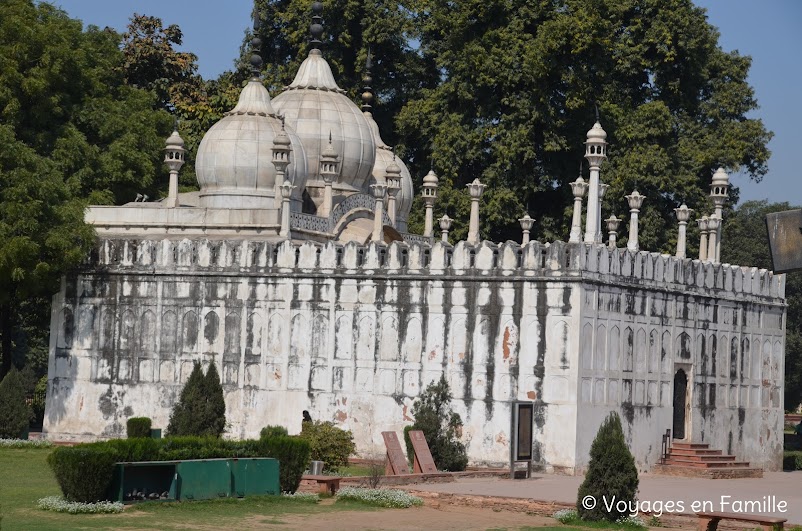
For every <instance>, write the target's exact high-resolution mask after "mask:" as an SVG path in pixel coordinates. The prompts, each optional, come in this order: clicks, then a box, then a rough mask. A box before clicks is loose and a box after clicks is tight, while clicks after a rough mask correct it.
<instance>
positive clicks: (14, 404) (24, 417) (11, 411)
mask: <svg viewBox="0 0 802 531" xmlns="http://www.w3.org/2000/svg"><path fill="white" fill-rule="evenodd" d="M31 415H32V411H31V408H30V406H29V405H28V404H27V403H26V402H25V378H24V377H23V375H22V373H21V372H19V371H18V370H17V369H16V368H15V367H12V368H11V370H10V371H9V372H8V374H6V377H5V378H3V381H2V382H0V439H16V438H18V437H20V436H22V435H23V434H24V433H25V431H26V428H27V427H28V423H29V422H30V421H31Z"/></svg>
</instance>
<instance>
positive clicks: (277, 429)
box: [259, 426, 289, 439]
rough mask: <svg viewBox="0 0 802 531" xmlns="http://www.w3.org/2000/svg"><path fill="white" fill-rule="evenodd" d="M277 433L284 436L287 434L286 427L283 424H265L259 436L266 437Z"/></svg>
mask: <svg viewBox="0 0 802 531" xmlns="http://www.w3.org/2000/svg"><path fill="white" fill-rule="evenodd" d="M277 435H283V436H285V437H286V436H287V435H289V433H288V432H287V428H285V427H284V426H265V427H264V428H262V431H261V432H260V433H259V438H260V439H267V438H268V437H275V436H277Z"/></svg>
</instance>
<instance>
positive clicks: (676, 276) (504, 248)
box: [86, 239, 785, 299]
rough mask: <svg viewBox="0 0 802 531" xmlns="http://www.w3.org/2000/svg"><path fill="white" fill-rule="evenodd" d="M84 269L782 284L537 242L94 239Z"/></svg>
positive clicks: (753, 292)
mask: <svg viewBox="0 0 802 531" xmlns="http://www.w3.org/2000/svg"><path fill="white" fill-rule="evenodd" d="M86 265H87V266H88V267H89V268H92V269H94V268H97V267H99V268H102V269H107V270H108V269H109V268H113V269H117V270H121V271H122V270H129V269H130V270H132V271H135V270H138V269H146V270H148V271H153V272H159V271H165V272H170V273H182V272H184V273H188V272H223V271H228V272H236V273H238V274H240V273H241V274H249V273H251V274H269V273H271V272H275V273H282V274H286V273H289V272H291V271H298V272H302V273H304V274H315V273H320V274H327V275H328V274H332V273H342V274H348V275H358V274H367V275H382V274H388V275H389V274H391V275H398V274H409V275H420V274H424V275H438V276H449V275H453V276H454V277H455V278H459V277H476V276H479V277H487V278H488V279H491V278H499V279H508V278H510V277H512V278H516V277H522V278H527V277H561V278H564V279H566V280H567V279H577V280H578V279H582V280H587V281H593V282H599V283H616V284H629V285H633V286H640V287H644V288H651V289H662V290H682V291H688V292H694V293H697V294H700V295H707V296H715V297H724V298H727V297H744V296H746V297H757V298H763V299H784V297H785V276H784V275H775V274H774V273H772V272H770V271H767V270H765V269H758V268H755V267H752V268H748V267H741V266H734V265H730V264H715V263H711V262H705V261H699V260H690V259H683V258H677V257H675V256H670V255H665V254H660V253H649V252H644V251H641V252H634V253H633V252H631V251H628V250H626V249H618V248H614V249H611V248H609V247H607V246H603V245H595V244H584V243H564V242H554V243H551V244H541V243H539V242H537V241H533V242H530V243H529V244H527V245H525V246H520V245H518V244H517V243H515V242H505V243H501V244H494V243H490V242H487V241H484V242H482V243H480V244H478V245H471V244H469V243H467V242H465V241H461V242H458V243H457V244H456V245H453V246H452V245H450V244H448V243H444V242H439V241H438V242H436V243H435V244H434V245H431V246H430V245H426V244H421V243H407V242H393V243H391V244H389V245H384V244H375V243H370V244H368V245H358V244H356V243H354V242H349V243H346V244H339V243H336V242H327V243H317V242H312V241H305V242H302V243H298V242H292V241H284V242H279V243H274V242H265V241H249V240H208V239H203V240H190V239H184V240H170V239H163V240H159V239H144V240H139V239H100V240H99V241H98V243H97V246H96V248H95V250H94V251H93V253H92V255H91V257H90V259H89V261H88V262H87V264H86Z"/></svg>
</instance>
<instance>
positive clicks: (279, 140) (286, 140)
mask: <svg viewBox="0 0 802 531" xmlns="http://www.w3.org/2000/svg"><path fill="white" fill-rule="evenodd" d="M273 145H274V146H291V145H292V140H290V137H289V135H288V134H287V132H286V131H284V130H283V129H282V130H281V132H280V133H279V134H278V136H276V138H274V139H273Z"/></svg>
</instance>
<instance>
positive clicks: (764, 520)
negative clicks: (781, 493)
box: [696, 513, 786, 531]
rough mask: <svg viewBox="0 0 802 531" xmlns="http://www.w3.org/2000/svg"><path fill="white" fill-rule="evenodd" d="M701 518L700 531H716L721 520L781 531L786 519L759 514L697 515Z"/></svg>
mask: <svg viewBox="0 0 802 531" xmlns="http://www.w3.org/2000/svg"><path fill="white" fill-rule="evenodd" d="M696 516H698V517H699V527H698V529H699V531H716V528H718V523H719V522H720V521H721V520H734V521H736V522H750V523H755V524H758V525H760V528H761V529H763V530H764V531H774V530H776V531H781V530H782V528H783V524H784V523H785V522H786V519H785V518H777V517H776V516H760V515H757V514H737V513H696Z"/></svg>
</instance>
